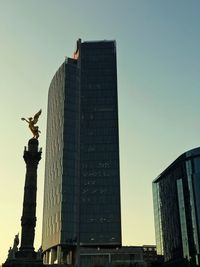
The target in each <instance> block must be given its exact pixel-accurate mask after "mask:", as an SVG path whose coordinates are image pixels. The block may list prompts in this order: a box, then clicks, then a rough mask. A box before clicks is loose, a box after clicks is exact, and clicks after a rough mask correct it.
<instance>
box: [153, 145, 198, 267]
mask: <svg viewBox="0 0 200 267" xmlns="http://www.w3.org/2000/svg"><path fill="white" fill-rule="evenodd" d="M153 200H154V218H155V231H156V245H157V253H158V254H162V255H164V259H165V262H166V266H169V267H171V266H172V267H174V266H176V267H182V266H199V264H200V239H199V238H200V148H196V149H192V150H190V151H188V152H186V153H184V154H182V155H181V156H180V157H179V158H178V159H176V160H175V161H174V162H173V163H172V164H171V165H170V166H169V167H168V168H167V169H166V170H165V171H164V172H163V173H161V174H160V175H159V176H158V177H157V178H156V179H155V180H154V181H153Z"/></svg>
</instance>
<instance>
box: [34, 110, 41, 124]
mask: <svg viewBox="0 0 200 267" xmlns="http://www.w3.org/2000/svg"><path fill="white" fill-rule="evenodd" d="M41 113H42V110H41V109H40V110H39V111H38V112H37V113H36V114H35V115H34V117H33V124H36V123H37V122H38V118H39V117H40V114H41Z"/></svg>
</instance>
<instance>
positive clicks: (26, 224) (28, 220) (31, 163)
mask: <svg viewBox="0 0 200 267" xmlns="http://www.w3.org/2000/svg"><path fill="white" fill-rule="evenodd" d="M38 144H39V142H38V139H36V138H32V139H30V140H29V142H28V149H27V148H26V147H25V150H24V156H23V158H24V161H25V163H26V178H25V186H24V201H23V211H22V218H21V226H22V231H21V246H20V248H19V252H18V257H20V256H23V257H34V254H35V252H34V237H35V225H36V192H37V166H38V163H39V161H40V159H41V153H42V152H41V150H40V151H38Z"/></svg>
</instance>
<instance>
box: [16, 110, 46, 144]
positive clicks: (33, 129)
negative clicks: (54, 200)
mask: <svg viewBox="0 0 200 267" xmlns="http://www.w3.org/2000/svg"><path fill="white" fill-rule="evenodd" d="M41 113H42V110H41V109H40V110H39V111H38V112H37V113H36V114H35V115H34V117H33V118H32V117H30V118H28V120H27V119H25V118H21V120H23V121H26V122H27V123H28V127H29V128H30V130H31V132H32V133H33V138H36V139H38V137H39V133H41V132H40V131H39V127H38V126H35V124H36V123H37V122H38V118H39V116H40V115H41Z"/></svg>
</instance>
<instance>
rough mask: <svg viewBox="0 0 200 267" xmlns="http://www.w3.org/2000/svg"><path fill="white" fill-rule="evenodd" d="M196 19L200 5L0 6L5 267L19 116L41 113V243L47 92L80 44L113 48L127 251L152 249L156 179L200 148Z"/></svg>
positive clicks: (14, 2) (17, 204)
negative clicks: (102, 42) (143, 247)
mask: <svg viewBox="0 0 200 267" xmlns="http://www.w3.org/2000/svg"><path fill="white" fill-rule="evenodd" d="M199 14H200V1H198V0H190V1H189V0H187V1H186V0H121V1H120V0H118V1H117V0H101V1H98V0H84V1H83V0H76V1H72V0H71V1H70V0H0V40H1V41H0V47H1V48H0V108H1V112H0V121H1V138H0V148H1V150H0V151H1V152H0V192H1V193H0V211H1V217H0V263H1V262H4V261H5V259H6V256H7V251H8V249H9V247H10V246H12V244H13V239H14V235H15V234H16V233H17V232H20V231H21V226H20V218H21V214H22V201H23V187H24V177H25V163H24V162H23V158H22V155H23V149H24V146H25V145H27V142H28V139H29V138H31V133H30V132H29V130H28V128H27V125H25V122H23V121H21V120H20V118H21V117H24V116H25V117H30V116H32V115H34V113H36V112H37V111H38V110H39V109H40V108H42V110H43V113H42V116H41V117H40V121H39V126H40V129H41V131H42V134H41V138H40V146H42V148H43V158H42V160H41V162H40V164H39V171H38V203H37V218H38V219H37V228H36V240H35V247H36V249H38V247H39V246H40V243H41V228H42V227H41V225H42V205H43V203H42V202H43V184H44V163H45V136H46V109H47V93H48V87H49V84H50V82H51V79H52V77H53V75H54V73H55V72H56V70H57V69H58V67H59V66H60V65H61V64H62V62H63V61H64V59H65V56H71V55H72V54H73V52H74V50H75V46H76V40H77V39H78V38H82V40H83V41H87V40H103V39H108V40H113V39H115V40H116V41H117V58H118V95H119V119H120V162H121V203H122V204H121V207H122V229H123V244H124V245H143V244H155V238H154V221H153V204H152V180H153V179H154V178H155V177H156V176H157V175H158V174H159V173H160V172H162V171H163V170H164V169H165V168H166V167H167V166H168V165H169V164H170V163H171V162H172V161H173V160H175V159H176V158H177V157H178V156H179V155H180V154H182V153H183V152H185V151H187V150H189V149H192V148H194V147H197V146H199V144H200V119H199V117H200V116H199V115H200V105H199V99H200V74H199V73H200V71H199V70H200V49H199V47H200V16H199Z"/></svg>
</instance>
